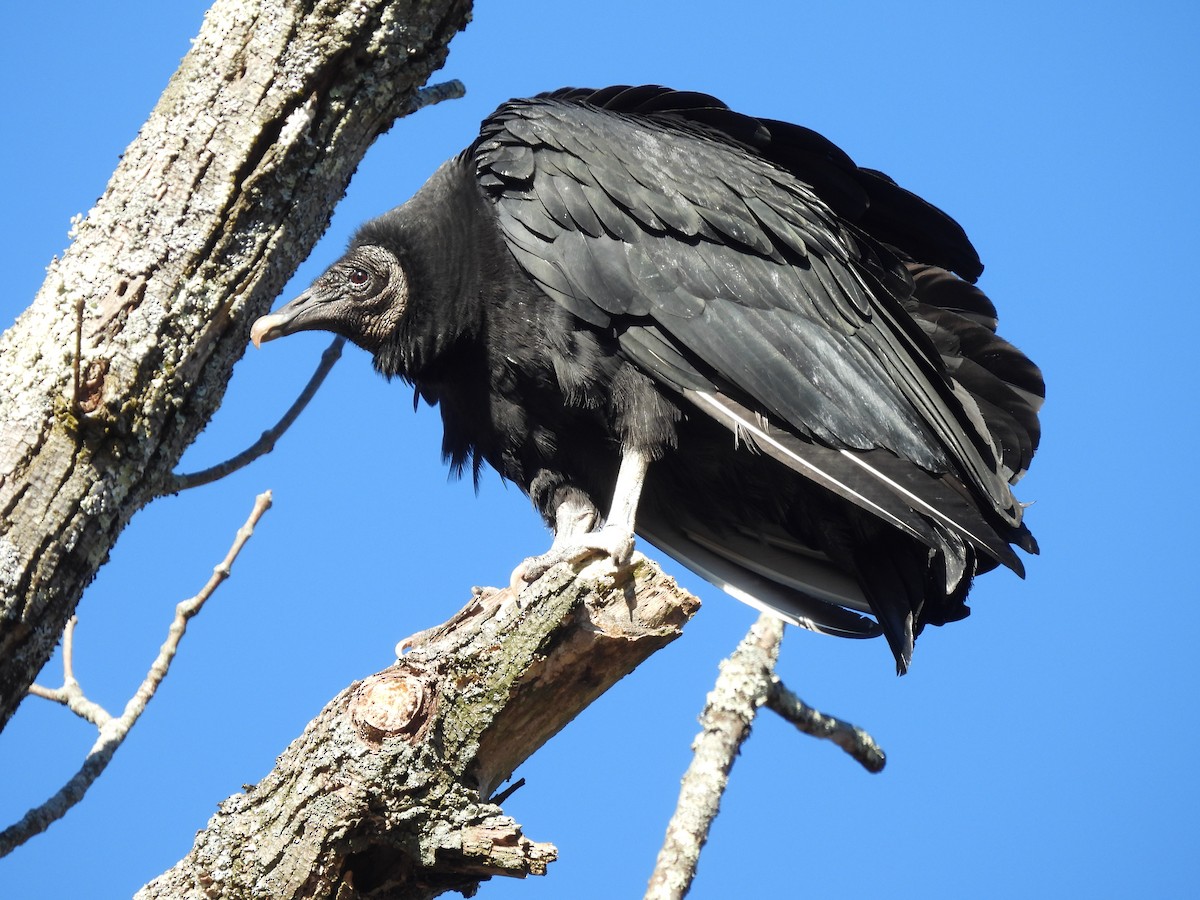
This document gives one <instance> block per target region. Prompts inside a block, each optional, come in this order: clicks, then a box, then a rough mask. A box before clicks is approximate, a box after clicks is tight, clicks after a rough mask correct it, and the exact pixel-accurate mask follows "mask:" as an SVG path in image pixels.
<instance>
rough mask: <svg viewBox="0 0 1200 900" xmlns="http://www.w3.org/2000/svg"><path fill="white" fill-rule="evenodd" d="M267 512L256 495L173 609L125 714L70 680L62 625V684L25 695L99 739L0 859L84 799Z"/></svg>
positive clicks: (17, 830)
mask: <svg viewBox="0 0 1200 900" xmlns="http://www.w3.org/2000/svg"><path fill="white" fill-rule="evenodd" d="M270 508H271V492H270V491H266V492H264V493H262V494H259V495H258V497H257V498H255V501H254V509H253V510H251V512H250V517H249V518H248V519H247V520H246V523H245V524H244V525H242V527H241V528H239V529H238V532H237V536H236V537H235V538H234V541H233V546H231V547H230V548H229V552H228V553H227V554H225V558H224V559H223V560H221V562H220V563H218V564H217V565H216V567H214V569H213V573H212V576H211V577H210V578H209V579H208V582H207V583H206V584H205V585H204V587H203V588H202V589H201V590H200V593H198V594H196V595H195V596H194V597H191V598H189V599H187V600H183V601H181V602H180V603H179V604H177V605H176V607H175V618H174V619H173V620H172V621H171V626H170V628H169V629H168V630H167V639H166V641H164V642H163V645H162V647H161V648H159V651H158V656H157V657H155V659H154V662H153V663H152V664H151V665H150V671H149V672H148V673H147V674H146V677H145V679H144V680H143V681H142V683H141V684H140V685H139V686H138V689H137V691H136V692H134V695H133V696H132V697H131V698H130V700H129V702H128V703H126V704H125V711H124V712H123V713H122V714H121V715H120V716H119V717H118V718H113V716H112V715H110V714H109V713H108V712H107V711H106V710H105V709H104V708H103V707H101V706H100V705H99V704H96V703H93V702H92V701H90V700H88V699H87V697H85V696H84V694H83V690H82V689H81V688H80V686H79V682H78V681H76V680H75V676H74V673H73V671H72V661H71V657H72V654H73V650H74V644H73V636H74V630H75V628H74V625H75V618H74V617H72V618H71V621H70V623H69V624H68V626H67V631H66V632H65V634H64V645H63V675H64V677H63V686H62V687H61V688H59V689H57V690H51V689H48V688H44V687H41V686H40V685H35V686H34V687H33V688H31V689H30V693H33V694H36V696H39V697H45V698H46V699H49V700H54V701H56V702H58V703H63V704H65V705H66V706H68V707H69V708H70V709H71V711H72V712H74V713H75V714H76V715H78V716H80V717H82V718H85V719H87V720H88V721H89V722H92V723H93V724H95V725H96V726H97V727H98V728H99V729H100V736H99V737H98V738H97V739H96V743H95V744H93V745H92V749H91V750H90V751H89V752H88V755H87V758H86V759H84V761H83V765H82V766H81V767H80V769H79V771H78V772H76V773H75V775H74V777H72V778H71V780H70V781H68V782H67V783H66V784H65V785H63V787H62V788H61V789H60V790H59V791H58V793H56V794H55V795H54V796H53V797H51V798H50V799H49V800H47V801H46V802H45V803H43V804H42V805H41V806H38V807H35V808H34V809H31V810H30V811H29V812H27V813H26V814H25V815H24V816H23V817H22V818H21V821H19V822H17V823H16V824H15V825H11V826H9V827H8V828H6V829H5V830H4V831H2V832H0V857H4V856H7V855H8V854H9V853H11V852H12V851H13V850H14V849H16V848H17V847H19V846H21V844H23V843H25V842H26V841H27V840H29V839H30V838H31V837H33V836H34V835H37V834H41V833H42V832H43V831H45V830H46V829H47V828H49V827H50V826H51V825H52V824H54V823H55V822H56V821H58V820H59V819H61V818H62V817H63V816H64V815H65V814H66V812H67V810H69V809H70V808H71V807H72V806H74V805H75V804H76V803H78V802H79V801H80V800H82V799H83V795H84V794H86V793H87V790H88V788H90V787H91V786H92V784H93V782H95V780H96V779H97V778H99V777H100V775H101V773H102V772H103V771H104V770H105V769H106V768H107V767H108V764H109V761H111V760H112V758H113V754H114V753H116V752H117V748H118V747H120V746H121V743H122V742H123V741H124V740H125V738H126V736H127V735H128V734H129V731H130V729H132V728H133V726H134V725H135V724H136V723H137V720H138V719H139V718H140V717H141V715H142V713H143V712H145V710H146V704H147V703H149V702H150V700H151V698H153V697H154V693H155V691H157V690H158V686H159V685H160V684H161V683H162V680H163V679H164V678H166V676H167V672H168V671H169V670H170V668H171V661H172V660H173V659H174V658H175V654H176V652H177V651H178V650H179V642H180V641H181V640H182V639H183V635H184V632H186V631H187V623H188V621H189V620H190V619H191V618H192V617H193V616H195V615H196V614H197V613H198V612H200V610H201V609H202V608H203V607H204V604H205V602H206V601H207V600H208V598H209V597H211V596H212V595H213V592H214V591H216V589H217V588H218V587H219V586H220V585H221V583H222V582H223V581H225V579H226V578H228V577H229V573H230V568H231V567H232V566H233V562H234V560H236V559H237V557H238V554H239V553H241V551H242V547H244V546H245V544H246V541H248V540H249V539H250V536H251V535H252V534H254V526H255V525H257V524H258V520H259V519H260V518H262V515H263V513H265V512H266V511H267V510H268V509H270Z"/></svg>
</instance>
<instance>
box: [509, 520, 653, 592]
mask: <svg viewBox="0 0 1200 900" xmlns="http://www.w3.org/2000/svg"><path fill="white" fill-rule="evenodd" d="M633 543H634V538H633V532H632V531H630V530H629V529H628V528H624V527H622V526H620V525H605V526H604V527H603V528H601V529H600V530H599V531H592V532H589V533H587V534H580V535H575V536H573V537H571V538H569V539H567V540H564V541H561V542H560V541H559V540H558V539H556V540H555V541H554V543H553V544H552V545H551V547H550V549H549V550H548V551H547V552H545V553H543V554H542V555H541V556H531V557H529V559H527V560H525V561H524V562H523V563H521V564H520V565H519V566H517V567H516V568H515V569H513V573H512V578H511V579H510V582H509V584H510V586H511V587H512V589H513V591H514V592H517V593H520V591H521V590H522V589H523V588H524V587H525V586H526V585H528V584H531V583H533V582H534V581H537V580H538V579H539V578H541V577H542V576H543V575H545V574H546V573H547V572H549V571H550V570H551V569H552V568H554V567H555V566H556V565H558V564H559V563H568V564H570V565H572V566H575V567H577V568H582V567H581V565H580V564H581V563H583V562H584V561H586V560H590V559H592V558H593V557H596V556H600V557H606V558H607V559H608V560H609V561H611V563H612V565H614V566H615V567H616V568H618V569H620V568H624V567H625V566H627V565H629V561H630V559H631V558H632V557H633Z"/></svg>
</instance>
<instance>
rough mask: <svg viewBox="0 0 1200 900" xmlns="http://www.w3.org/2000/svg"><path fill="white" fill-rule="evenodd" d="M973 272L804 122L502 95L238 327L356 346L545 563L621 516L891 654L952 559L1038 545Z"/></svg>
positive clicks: (1022, 375) (716, 572) (935, 221)
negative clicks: (287, 293) (447, 155)
mask: <svg viewBox="0 0 1200 900" xmlns="http://www.w3.org/2000/svg"><path fill="white" fill-rule="evenodd" d="M982 270H983V266H982V264H981V263H980V261H979V257H978V255H977V254H976V252H975V250H974V248H973V247H972V246H971V243H970V241H969V240H968V239H967V237H966V235H965V234H964V232H963V230H962V228H961V227H960V226H959V225H958V224H957V223H956V222H955V221H954V220H952V219H951V218H950V217H949V216H947V215H946V214H945V213H943V212H942V211H941V210H939V209H937V208H936V207H934V206H932V205H930V204H929V203H926V202H925V201H924V200H921V199H920V198H919V197H917V196H915V195H914V194H912V193H909V192H908V191H906V190H904V189H903V188H901V187H899V186H898V185H897V184H896V183H895V182H894V181H892V180H891V179H889V178H888V177H887V176H885V175H883V174H882V173H881V172H878V171H875V170H872V169H865V168H860V167H859V166H857V165H856V164H855V163H854V162H853V161H852V160H851V159H850V158H849V157H848V156H847V155H846V154H845V153H844V152H842V151H841V150H840V149H838V148H837V147H836V146H834V145H833V144H832V143H830V142H829V141H828V140H826V139H825V138H823V137H821V136H820V135H818V134H816V133H815V132H813V131H811V130H808V129H805V128H802V127H800V126H797V125H792V124H788V123H786V122H780V121H774V120H771V119H760V118H754V117H751V116H748V115H742V114H739V113H736V112H734V111H732V110H730V109H729V108H728V107H727V106H725V105H724V104H723V103H721V102H720V101H719V100H716V99H715V98H713V97H710V96H707V95H704V94H698V93H693V92H683V91H674V90H670V89H668V88H664V87H660V86H655V85H646V86H641V87H628V86H618V87H610V88H604V89H601V90H585V89H579V88H566V89H562V90H558V91H554V92H552V93H547V94H541V95H539V96H536V97H533V98H532V99H525V100H513V101H510V102H508V103H505V104H504V105H502V106H501V107H500V108H499V109H497V110H496V112H495V113H493V114H492V115H491V116H489V117H488V118H487V119H486V120H485V121H484V122H483V125H482V128H481V130H480V133H479V136H478V137H477V138H476V139H475V141H474V142H473V143H472V144H471V145H470V146H469V147H468V148H467V149H466V150H464V151H463V152H462V153H460V154H459V155H458V156H455V157H454V158H453V159H451V160H449V161H448V162H446V163H444V164H443V165H442V166H441V168H439V169H438V170H437V172H435V173H434V175H433V176H432V177H431V178H430V179H429V181H428V182H427V183H426V184H425V185H424V186H423V187H422V188H421V189H420V190H419V191H418V192H417V193H416V195H414V196H413V198H412V199H411V200H409V201H408V202H407V203H405V204H404V205H402V206H399V207H397V208H396V209H393V210H391V211H390V212H387V213H384V214H383V215H382V216H380V217H379V218H377V219H374V220H372V221H370V222H367V223H366V224H365V225H363V226H362V227H361V228H360V229H359V230H358V231H357V233H356V234H355V236H354V238H353V240H352V241H351V242H350V246H349V249H348V250H347V251H346V254H345V255H344V256H343V257H342V258H341V259H339V260H338V261H337V262H335V263H334V264H333V265H332V266H330V268H329V269H328V270H327V271H326V272H325V273H324V274H322V275H321V276H320V277H319V278H318V279H317V280H316V281H315V282H314V283H313V285H312V286H311V287H310V288H309V289H308V290H307V291H305V292H304V293H303V294H301V295H300V296H299V297H297V298H296V299H295V300H293V301H291V302H290V303H288V304H287V305H285V306H284V307H282V308H281V309H279V310H278V311H277V312H274V313H272V314H270V315H268V316H265V317H263V318H261V319H259V320H258V321H257V322H255V324H254V326H253V329H252V332H251V337H252V339H253V340H254V342H255V343H256V344H258V343H260V342H262V341H266V340H272V339H274V338H277V337H280V336H282V335H286V334H291V333H293V332H296V331H301V330H306V329H323V330H328V331H332V332H336V333H337V334H341V335H343V336H345V337H346V338H348V339H349V340H351V341H353V342H354V343H356V344H358V345H359V346H360V347H362V348H364V349H366V350H368V351H369V352H371V353H372V354H373V355H374V363H375V367H376V369H377V370H378V371H379V372H381V373H382V374H383V375H385V376H388V377H389V378H390V377H392V376H400V377H401V378H402V379H404V380H405V381H407V382H410V383H411V384H412V385H413V386H414V387H415V391H416V395H417V397H419V398H421V399H424V400H425V401H427V402H428V403H430V404H436V405H438V406H439V407H440V410H441V415H442V421H443V425H444V442H443V450H444V453H445V456H446V458H447V460H448V461H449V462H450V463H451V465H452V466H453V467H454V469H455V470H456V471H459V472H461V471H463V470H466V469H470V470H472V471H473V472H474V473H475V474H476V475H478V473H479V470H480V467H481V466H483V464H484V463H486V464H488V465H490V466H492V467H493V468H495V469H496V470H497V471H498V472H499V474H500V475H501V476H503V477H504V478H505V479H508V480H509V481H512V482H514V483H516V484H517V485H519V486H520V487H521V488H522V489H523V490H524V491H525V492H526V493H527V494H528V495H529V497H530V499H531V500H532V501H533V503H534V505H535V506H536V508H537V509H538V510H539V511H540V512H541V514H542V516H543V517H544V518H545V520H546V522H547V524H548V525H549V526H550V527H551V528H552V529H553V530H554V533H555V539H554V544H553V546H552V547H551V551H550V553H549V554H547V555H546V556H545V557H543V560H553V559H557V558H574V559H579V558H582V556H583V555H584V554H585V553H586V552H588V549H587V548H603V549H605V550H607V551H608V552H610V553H612V554H613V555H614V556H615V557H616V558H617V559H618V560H622V559H627V558H628V554H629V553H630V552H631V550H632V545H633V534H634V532H635V531H636V533H637V534H638V535H639V536H641V537H642V538H644V539H645V540H647V541H648V542H650V543H651V544H653V545H654V546H656V547H658V548H659V549H660V550H662V551H663V552H665V553H666V554H668V555H669V556H672V557H674V558H675V559H676V560H678V561H679V562H681V563H682V564H683V565H685V566H687V567H688V568H690V569H692V570H693V571H695V572H697V573H698V574H700V575H702V576H703V577H704V578H706V579H708V580H709V581H711V582H712V583H714V584H716V585H718V586H719V587H721V588H723V589H724V590H726V591H727V592H728V593H730V594H732V595H733V596H735V597H737V598H738V599H740V600H744V601H746V602H748V603H750V604H752V605H754V606H757V607H760V608H764V609H768V610H772V611H774V612H775V613H776V614H778V615H780V616H781V617H782V618H784V619H785V620H787V621H790V622H794V623H796V624H799V625H803V626H805V627H807V628H810V629H813V630H816V631H820V632H825V633H828V634H835V635H842V636H847V637H870V636H874V635H877V634H879V633H882V634H884V635H885V636H886V638H887V640H888V643H889V644H890V645H891V648H892V651H893V653H894V655H895V658H896V663H897V667H898V669H899V671H900V672H904V671H905V669H906V668H907V667H908V665H909V661H910V658H911V654H912V648H913V640H914V638H915V637H916V636H917V635H918V634H919V633H920V631H921V629H922V628H923V627H924V626H925V625H930V624H933V625H941V624H944V623H946V622H949V621H953V620H956V619H961V618H963V617H964V616H966V615H967V613H968V609H967V607H966V605H965V603H964V601H965V599H966V596H967V591H968V589H969V588H970V585H971V580H972V578H973V577H974V576H975V575H976V574H977V573H979V572H982V571H986V570H988V569H991V568H994V567H995V566H996V565H997V564H999V563H1003V564H1004V565H1006V566H1008V567H1009V568H1010V569H1013V570H1014V571H1016V572H1017V573H1018V574H1023V567H1022V564H1021V561H1020V559H1019V558H1018V557H1017V555H1016V553H1015V552H1014V549H1013V546H1015V547H1019V548H1021V549H1023V550H1025V551H1027V552H1030V553H1036V552H1037V544H1036V543H1035V541H1034V539H1033V536H1032V535H1031V534H1030V532H1029V530H1028V529H1027V528H1026V527H1025V525H1024V524H1022V521H1021V517H1022V505H1021V504H1020V503H1018V502H1017V500H1016V499H1015V497H1014V496H1013V493H1012V490H1011V488H1010V485H1011V484H1013V483H1015V482H1016V481H1017V480H1018V479H1019V478H1020V477H1021V476H1022V475H1023V474H1024V472H1025V470H1026V468H1027V467H1028V465H1029V462H1030V459H1031V457H1032V456H1033V452H1034V450H1035V448H1036V447H1037V443H1038V437H1039V426H1038V419H1037V411H1038V408H1039V406H1040V405H1041V401H1042V398H1043V396H1044V386H1043V382H1042V377H1041V374H1040V372H1039V371H1038V369H1037V367H1036V366H1034V365H1033V363H1031V362H1030V361H1029V360H1028V359H1027V358H1026V357H1025V356H1024V355H1022V354H1021V353H1020V352H1019V351H1018V350H1016V349H1015V348H1014V347H1013V346H1012V345H1011V344H1009V343H1007V342H1006V341H1004V340H1002V339H1001V338H999V337H998V336H997V335H996V310H995V307H994V306H993V305H992V303H991V301H990V300H989V299H988V298H987V297H986V296H985V295H984V294H983V293H982V292H981V291H980V290H979V289H978V288H976V287H974V286H973V282H974V281H975V279H976V278H977V277H978V276H979V275H980V273H981V272H982ZM955 273H956V274H955ZM414 399H416V398H414ZM536 570H537V567H536V565H535V566H534V567H533V569H531V571H536ZM864 614H869V615H871V616H873V617H874V618H873V619H872V618H868V617H867V615H864Z"/></svg>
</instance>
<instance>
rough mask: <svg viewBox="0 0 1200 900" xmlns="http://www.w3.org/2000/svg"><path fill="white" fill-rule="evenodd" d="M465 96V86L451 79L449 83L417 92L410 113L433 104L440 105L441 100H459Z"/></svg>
mask: <svg viewBox="0 0 1200 900" xmlns="http://www.w3.org/2000/svg"><path fill="white" fill-rule="evenodd" d="M466 95H467V88H466V86H465V85H464V84H463V83H462V82H461V81H459V80H458V79H457V78H451V79H450V80H449V81H442V82H439V83H438V84H431V85H428V86H427V87H423V88H421V89H420V90H419V91H417V95H416V97H414V98H413V104H412V109H411V110H410V112H416V111H417V110H418V109H424V108H425V107H426V106H433V104H435V103H441V102H442V101H443V100H459V99H461V98H462V97H465V96H466Z"/></svg>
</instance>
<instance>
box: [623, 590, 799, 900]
mask: <svg viewBox="0 0 1200 900" xmlns="http://www.w3.org/2000/svg"><path fill="white" fill-rule="evenodd" d="M782 640H783V622H781V621H780V620H779V619H777V618H775V617H774V616H771V615H768V614H766V613H763V614H762V615H761V616H759V617H758V621H756V622H755V623H754V625H753V626H751V628H750V631H749V632H748V633H747V634H746V636H745V637H744V638H742V641H741V643H740V644H738V647H737V649H736V650H735V651H734V652H733V654H732V655H731V656H730V657H729V658H728V659H726V660H724V661H723V662H722V663H721V674H720V675H719V676H718V677H717V682H716V684H715V685H714V687H713V689H712V691H711V692H710V693H709V695H708V702H707V703H706V704H705V706H704V712H703V713H701V715H700V724H701V726H702V730H701V732H700V734H698V735H697V736H696V740H695V741H693V742H692V750H693V755H692V761H691V764H690V765H688V768H687V772H685V773H684V776H683V781H682V783H681V785H680V789H679V802H678V804H677V805H676V807H675V813H674V815H672V816H671V821H670V823H669V824H668V825H667V834H666V838H665V839H664V841H663V846H662V849H661V850H659V853H658V860H657V862H656V863H655V866H654V872H653V874H652V875H651V876H650V885H649V887H648V888H647V890H646V898H647V900H668V898H672V900H678V898H682V897H684V896H685V895H686V894H687V892H688V889H689V888H690V887H691V884H692V880H693V879H694V878H695V877H696V864H697V862H698V861H699V859H700V850H701V848H702V847H703V846H704V842H705V841H706V840H707V839H708V831H709V828H710V827H711V826H712V822H713V819H715V818H716V816H717V811H718V810H719V808H720V805H721V795H722V794H723V793H724V792H725V785H726V784H727V783H728V781H729V772H730V770H731V769H732V768H733V761H734V759H735V758H736V757H737V754H738V750H739V749H740V748H741V746H742V743H743V742H744V741H745V740H746V738H747V737H749V736H750V725H751V723H752V722H753V721H754V716H755V713H757V711H758V708H759V707H760V706H762V705H763V704H764V703H766V702H767V697H768V696H769V694H770V692H771V684H772V678H773V676H774V670H775V662H776V660H778V658H779V644H780V642H781V641H782Z"/></svg>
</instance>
